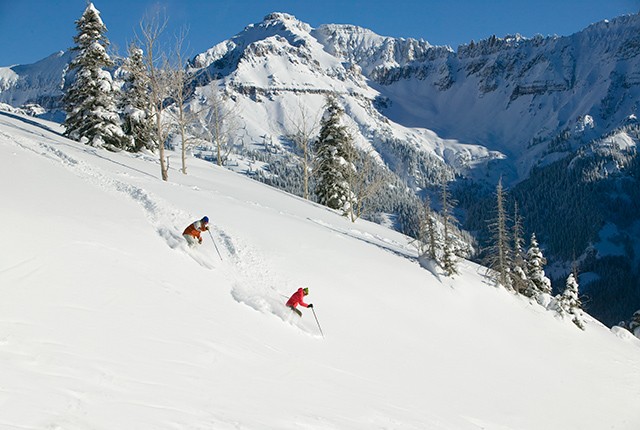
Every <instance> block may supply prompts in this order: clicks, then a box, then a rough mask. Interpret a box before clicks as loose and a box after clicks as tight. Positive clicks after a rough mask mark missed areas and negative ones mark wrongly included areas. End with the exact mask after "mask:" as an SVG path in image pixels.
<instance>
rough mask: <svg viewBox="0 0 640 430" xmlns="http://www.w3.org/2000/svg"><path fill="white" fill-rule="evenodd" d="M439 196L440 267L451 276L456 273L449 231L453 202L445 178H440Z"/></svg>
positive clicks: (451, 237)
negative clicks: (440, 229)
mask: <svg viewBox="0 0 640 430" xmlns="http://www.w3.org/2000/svg"><path fill="white" fill-rule="evenodd" d="M440 198H441V203H442V225H443V230H444V232H443V235H442V236H443V238H442V239H443V242H444V244H443V249H442V251H443V255H442V263H441V265H442V268H443V269H444V272H445V273H446V275H447V276H453V275H455V274H456V273H458V268H457V264H458V263H457V262H458V257H457V256H456V249H455V248H456V247H455V237H454V235H453V234H452V232H451V227H452V226H451V218H452V215H451V213H452V212H453V206H454V204H455V202H454V201H453V200H452V199H451V195H450V194H449V188H448V184H447V180H446V178H442V186H441V192H440Z"/></svg>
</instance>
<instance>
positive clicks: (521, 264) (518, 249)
mask: <svg viewBox="0 0 640 430" xmlns="http://www.w3.org/2000/svg"><path fill="white" fill-rule="evenodd" d="M522 231H523V227H522V217H521V216H520V212H519V210H518V203H517V202H516V203H515V204H514V209H513V229H512V232H513V270H512V272H511V283H512V285H513V289H514V290H516V292H517V293H520V294H524V293H525V292H526V290H527V287H528V284H529V282H528V279H527V271H526V267H525V265H526V263H525V258H524V248H523V247H524V239H523V237H522V235H523V233H522Z"/></svg>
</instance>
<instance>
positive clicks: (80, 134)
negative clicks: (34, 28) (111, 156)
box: [64, 3, 127, 149]
mask: <svg viewBox="0 0 640 430" xmlns="http://www.w3.org/2000/svg"><path fill="white" fill-rule="evenodd" d="M76 29H77V30H78V34H77V35H76V36H75V37H74V38H73V40H74V42H75V43H76V46H75V47H74V48H72V50H73V51H76V52H77V55H76V56H75V58H74V59H73V60H72V61H71V64H70V65H69V68H70V69H72V70H75V80H74V81H73V82H72V83H71V84H70V85H69V87H68V88H67V89H66V92H65V95H64V105H65V111H66V112H67V117H66V119H65V121H64V126H65V127H66V130H65V132H64V135H65V136H67V137H69V138H71V139H74V140H77V141H80V142H84V143H86V144H88V145H92V146H104V147H106V148H110V149H116V148H122V147H124V146H126V143H127V139H126V137H125V134H124V132H123V131H122V128H121V126H120V123H121V122H120V117H119V116H118V113H117V108H116V99H117V97H116V94H117V92H116V91H117V90H116V89H115V88H114V85H113V80H112V77H111V74H110V73H109V71H108V70H106V69H107V68H108V67H112V66H113V61H112V60H111V58H110V57H109V54H108V53H107V47H108V46H109V40H108V39H107V37H106V36H105V33H106V31H107V28H106V27H105V25H104V23H103V22H102V19H101V18H100V12H99V11H98V10H97V9H96V8H95V7H94V6H93V3H89V4H88V5H87V8H86V9H85V11H84V13H83V14H82V16H81V17H80V19H78V20H77V21H76Z"/></svg>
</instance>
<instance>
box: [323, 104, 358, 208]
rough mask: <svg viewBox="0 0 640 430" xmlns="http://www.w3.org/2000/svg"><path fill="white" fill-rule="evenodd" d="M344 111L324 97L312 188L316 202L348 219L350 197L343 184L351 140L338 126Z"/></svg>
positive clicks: (349, 163) (350, 165)
mask: <svg viewBox="0 0 640 430" xmlns="http://www.w3.org/2000/svg"><path fill="white" fill-rule="evenodd" d="M343 113H344V111H343V110H342V108H341V107H340V106H339V105H338V101H337V100H336V98H335V97H333V96H328V97H327V100H326V104H325V113H324V115H323V118H322V120H321V123H320V135H319V137H318V140H317V142H316V148H315V149H316V150H315V152H316V170H315V174H316V178H317V182H316V188H315V193H316V196H317V197H318V202H319V203H321V204H323V205H325V206H328V207H330V208H332V209H337V210H340V211H342V213H343V215H344V216H348V215H349V214H350V213H351V211H352V210H353V205H354V195H353V192H352V191H351V188H350V186H349V182H348V180H347V178H348V176H349V174H350V170H353V169H355V167H354V164H353V162H352V159H353V155H354V148H353V144H352V140H353V138H352V137H351V135H350V134H349V132H348V130H347V127H346V125H344V124H343V122H342V115H343Z"/></svg>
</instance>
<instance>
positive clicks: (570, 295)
mask: <svg viewBox="0 0 640 430" xmlns="http://www.w3.org/2000/svg"><path fill="white" fill-rule="evenodd" d="M556 310H557V311H558V313H559V314H560V315H562V316H565V315H571V320H572V321H573V323H574V324H575V325H577V326H578V327H580V328H581V329H582V330H584V329H585V326H584V321H583V319H582V303H581V302H580V298H579V297H578V281H577V280H576V278H575V276H574V274H573V273H571V274H570V275H569V276H568V277H567V284H566V287H565V289H564V292H563V293H562V295H559V296H557V297H556Z"/></svg>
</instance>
